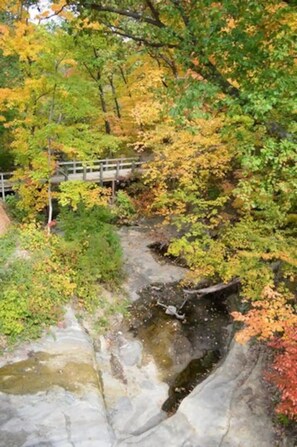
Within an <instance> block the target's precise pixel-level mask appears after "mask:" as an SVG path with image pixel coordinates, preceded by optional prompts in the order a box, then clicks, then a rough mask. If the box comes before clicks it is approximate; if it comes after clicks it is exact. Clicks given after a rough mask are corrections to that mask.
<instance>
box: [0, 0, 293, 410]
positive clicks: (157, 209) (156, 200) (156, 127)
mask: <svg viewBox="0 0 297 447" xmlns="http://www.w3.org/2000/svg"><path fill="white" fill-rule="evenodd" d="M39 3H40V4H39ZM32 8H33V9H32ZM38 8H39V12H38ZM32 11H34V15H35V19H34V21H32V15H33V12H32ZM0 14H1V25H0V33H1V41H0V66H1V74H0V106H1V112H0V141H1V145H2V148H1V150H2V151H3V155H1V159H0V163H1V164H2V165H3V166H1V167H2V169H4V168H5V167H6V166H7V164H9V163H10V164H11V163H14V165H15V168H16V173H15V178H16V179H17V180H19V182H18V185H19V186H18V194H19V197H20V202H19V204H18V206H19V207H20V208H21V209H23V210H25V211H26V213H27V215H28V216H30V218H33V217H34V215H35V214H36V212H38V211H40V210H42V209H44V208H45V207H48V208H49V209H51V201H52V198H53V197H55V196H59V194H62V195H61V197H62V198H63V197H65V188H64V192H63V188H62V191H61V192H59V191H51V185H50V182H49V178H50V176H51V174H52V172H53V170H54V168H55V163H56V161H57V160H59V159H67V158H74V157H75V158H78V159H81V160H82V159H88V160H91V159H94V158H96V157H100V156H105V155H114V154H128V153H129V154H130V153H131V151H136V152H137V153H145V154H150V157H151V159H152V161H151V162H150V163H149V164H148V166H147V170H146V174H145V182H146V185H147V188H148V189H149V191H150V193H149V194H147V195H146V201H145V204H146V208H147V210H148V209H149V210H150V212H154V213H159V214H161V215H163V216H164V217H165V219H166V221H170V222H172V223H174V224H175V225H176V226H177V227H178V228H179V229H180V232H181V235H182V236H181V237H180V238H179V239H177V240H174V241H172V243H171V245H170V247H169V252H170V253H171V254H173V255H176V256H181V257H183V258H184V259H185V261H186V262H187V264H188V265H189V267H190V271H191V273H190V274H189V276H188V281H189V282H190V283H192V284H194V285H197V284H199V282H200V281H202V280H203V281H205V280H207V281H209V282H211V283H217V282H220V281H223V282H225V283H228V282H232V281H233V280H234V279H236V280H238V281H240V284H241V296H242V299H243V301H244V302H245V304H244V306H243V308H245V312H243V313H240V312H237V313H234V318H235V319H236V320H239V321H243V322H244V323H245V326H244V329H243V330H242V331H241V332H239V334H238V340H239V341H242V342H244V341H246V340H248V339H249V338H251V337H258V338H260V339H263V340H267V341H268V342H269V343H270V344H271V345H272V346H273V347H274V349H276V350H277V351H278V352H279V354H278V356H276V360H275V363H274V366H273V368H272V372H271V373H270V374H269V378H270V380H272V381H273V382H274V383H275V384H276V386H277V387H278V388H279V390H280V396H281V397H280V403H279V406H278V407H277V410H278V411H279V412H281V413H283V414H286V415H288V416H289V417H291V418H297V392H296V377H297V371H296V364H297V336H296V334H297V315H296V295H295V292H296V270H297V257H296V252H297V251H296V222H297V196H296V189H297V151H296V142H297V138H296V116H297V110H296V91H297V88H296V87H297V85H296V84H297V76H296V60H295V58H296V47H295V39H294V37H295V36H296V30H297V12H296V2H295V1H294V0H288V1H280V0H257V1H254V0H240V1H239V0H222V1H211V0H202V1H200V2H197V0H164V1H159V0H114V1H113V0H110V1H104V0H102V1H99V0H93V1H89V0H67V1H53V2H49V5H48V10H44V9H42V2H38V1H27V2H24V1H22V2H21V1H18V0H14V1H6V0H1V1H0ZM30 17H31V19H30ZM11 156H12V157H13V160H12V159H11ZM74 188H75V190H74V191H71V188H69V187H68V188H66V190H67V197H68V199H67V200H70V201H71V194H73V195H74V196H75V195H77V194H79V191H78V189H79V188H80V186H79V185H77V184H76V185H74ZM82 193H85V191H83V192H82ZM92 193H93V194H94V191H93V192H92ZM63 194H64V196H63ZM69 197H70V198H69ZM143 203H144V201H143ZM50 220H51V216H50V213H49V221H50ZM294 365H295V366H294ZM294 368H295V370H294V374H293V372H292V370H293V369H294Z"/></svg>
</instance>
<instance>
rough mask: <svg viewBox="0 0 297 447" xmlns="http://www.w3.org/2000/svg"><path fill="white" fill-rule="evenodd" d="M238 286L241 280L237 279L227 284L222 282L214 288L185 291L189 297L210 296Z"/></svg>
mask: <svg viewBox="0 0 297 447" xmlns="http://www.w3.org/2000/svg"><path fill="white" fill-rule="evenodd" d="M236 284H240V279H239V278H235V279H233V280H232V281H229V282H227V283H224V282H220V283H219V284H215V285H214V286H209V287H203V288H201V289H183V291H184V292H185V293H187V294H188V295H199V296H203V295H208V294H209V293H216V292H220V291H221V290H225V289H228V288H229V287H232V286H235V285H236Z"/></svg>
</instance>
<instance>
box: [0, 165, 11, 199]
mask: <svg viewBox="0 0 297 447" xmlns="http://www.w3.org/2000/svg"><path fill="white" fill-rule="evenodd" d="M12 176H13V172H0V194H1V196H2V199H3V200H4V201H5V195H6V193H7V192H9V191H12V182H11V180H10V179H11V177H12Z"/></svg>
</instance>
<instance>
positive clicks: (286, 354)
mask: <svg viewBox="0 0 297 447" xmlns="http://www.w3.org/2000/svg"><path fill="white" fill-rule="evenodd" d="M270 346H272V347H273V348H275V349H277V350H278V351H279V353H278V354H277V355H276V357H275V360H274V363H273V365H272V371H271V372H269V373H267V374H266V379H267V380H268V381H269V382H271V383H273V384H274V385H275V386H276V387H277V388H278V389H279V391H280V393H281V400H280V403H279V404H278V405H277V407H276V412H277V413H281V414H285V415H286V416H288V417H289V418H291V419H294V420H297V326H294V327H290V328H288V329H287V330H286V332H285V334H284V335H283V336H282V337H281V338H277V339H275V340H273V341H272V342H271V343H270Z"/></svg>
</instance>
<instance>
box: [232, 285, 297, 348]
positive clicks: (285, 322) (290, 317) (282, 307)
mask: <svg viewBox="0 0 297 447" xmlns="http://www.w3.org/2000/svg"><path fill="white" fill-rule="evenodd" d="M289 298H291V297H290V296H288V295H287V296H285V295H283V294H281V293H278V292H276V291H275V290H274V289H273V288H272V287H271V286H266V287H265V288H264V289H263V292H262V299H261V300H258V301H254V302H252V304H251V306H252V308H251V310H249V311H248V312H247V313H246V314H242V313H240V312H233V313H232V316H233V318H234V320H235V321H240V322H243V323H244V324H245V327H244V328H243V329H242V330H241V331H239V332H238V333H237V335H236V340H237V341H238V342H239V343H246V342H247V341H248V340H249V339H250V338H251V337H255V336H256V337H258V338H259V339H262V340H269V339H271V338H272V337H273V336H274V335H275V334H277V333H279V334H281V333H283V332H284V331H286V329H287V328H288V327H291V326H293V325H297V315H296V314H295V313H294V309H293V307H292V306H291V305H290V304H288V299H289Z"/></svg>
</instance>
